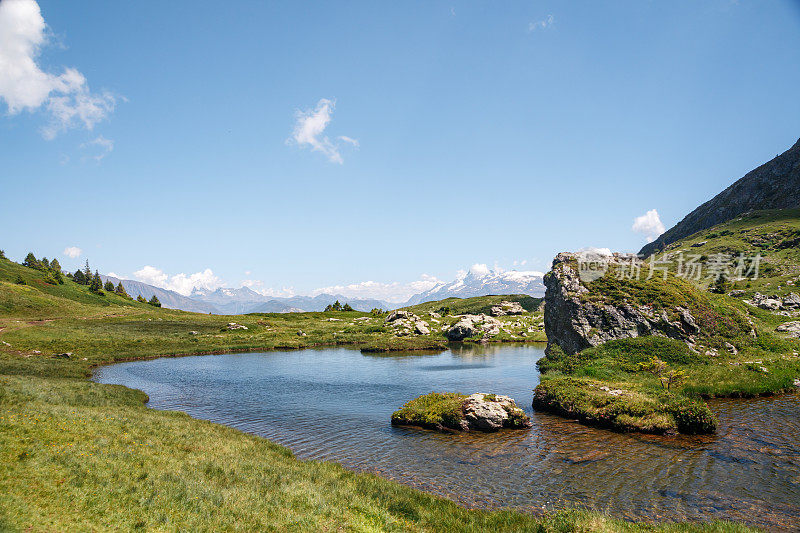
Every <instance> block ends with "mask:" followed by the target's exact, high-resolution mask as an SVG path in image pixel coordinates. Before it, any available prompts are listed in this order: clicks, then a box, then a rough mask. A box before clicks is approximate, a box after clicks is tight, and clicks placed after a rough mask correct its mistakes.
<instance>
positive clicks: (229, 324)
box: [225, 322, 248, 330]
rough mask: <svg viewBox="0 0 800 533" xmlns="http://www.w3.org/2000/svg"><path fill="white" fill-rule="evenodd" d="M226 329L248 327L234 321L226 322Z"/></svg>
mask: <svg viewBox="0 0 800 533" xmlns="http://www.w3.org/2000/svg"><path fill="white" fill-rule="evenodd" d="M225 329H227V330H234V329H248V328H247V326H243V325H242V324H237V323H236V322H228V325H227V326H225Z"/></svg>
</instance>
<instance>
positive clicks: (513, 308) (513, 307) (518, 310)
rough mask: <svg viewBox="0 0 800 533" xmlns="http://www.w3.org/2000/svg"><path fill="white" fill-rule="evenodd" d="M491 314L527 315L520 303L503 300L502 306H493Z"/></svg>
mask: <svg viewBox="0 0 800 533" xmlns="http://www.w3.org/2000/svg"><path fill="white" fill-rule="evenodd" d="M490 313H491V315H492V316H506V315H521V314H524V313H525V308H524V307H522V305H520V303H519V302H507V301H505V300H503V301H502V302H500V305H495V306H492V309H491V311H490Z"/></svg>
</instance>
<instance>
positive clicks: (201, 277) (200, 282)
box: [133, 265, 223, 296]
mask: <svg viewBox="0 0 800 533" xmlns="http://www.w3.org/2000/svg"><path fill="white" fill-rule="evenodd" d="M133 276H134V277H135V278H136V279H138V280H139V281H141V282H143V283H147V284H149V285H154V286H156V287H160V288H162V289H168V290H171V291H175V292H177V293H180V294H183V295H184V296H188V295H189V294H191V292H192V289H194V288H198V289H208V290H215V289H217V288H219V287H222V285H223V283H222V280H221V279H219V278H218V277H217V276H215V275H214V272H212V271H211V269H210V268H207V269H205V270H203V271H202V272H195V273H194V274H184V273H180V274H175V275H174V276H169V275H168V274H167V273H166V272H164V271H163V270H160V269H158V268H156V267H153V266H150V265H147V266H145V267H143V268H142V269H141V270H137V271H136V272H134V273H133Z"/></svg>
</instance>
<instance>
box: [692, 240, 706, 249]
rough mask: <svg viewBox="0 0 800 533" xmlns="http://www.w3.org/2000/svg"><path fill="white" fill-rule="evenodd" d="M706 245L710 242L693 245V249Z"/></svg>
mask: <svg viewBox="0 0 800 533" xmlns="http://www.w3.org/2000/svg"><path fill="white" fill-rule="evenodd" d="M706 244H708V241H703V242H696V243H694V244H693V245H692V248H700V247H701V246H705V245H706Z"/></svg>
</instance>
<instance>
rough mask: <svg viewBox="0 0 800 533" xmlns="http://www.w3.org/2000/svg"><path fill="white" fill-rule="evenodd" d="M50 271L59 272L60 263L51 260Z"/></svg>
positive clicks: (56, 260)
mask: <svg viewBox="0 0 800 533" xmlns="http://www.w3.org/2000/svg"><path fill="white" fill-rule="evenodd" d="M50 270H57V271H59V272H61V263H59V262H58V259H53V260H52V261H50Z"/></svg>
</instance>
